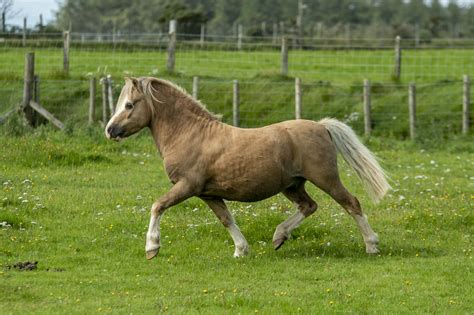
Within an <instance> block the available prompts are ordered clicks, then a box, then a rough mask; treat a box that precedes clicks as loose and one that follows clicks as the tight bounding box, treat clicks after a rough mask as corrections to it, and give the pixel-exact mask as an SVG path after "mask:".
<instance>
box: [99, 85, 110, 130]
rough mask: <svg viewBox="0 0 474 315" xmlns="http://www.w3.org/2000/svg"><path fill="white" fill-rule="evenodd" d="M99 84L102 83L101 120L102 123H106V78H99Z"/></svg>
mask: <svg viewBox="0 0 474 315" xmlns="http://www.w3.org/2000/svg"><path fill="white" fill-rule="evenodd" d="M100 84H102V122H103V123H104V125H106V124H107V121H108V118H107V78H105V77H104V78H102V79H100Z"/></svg>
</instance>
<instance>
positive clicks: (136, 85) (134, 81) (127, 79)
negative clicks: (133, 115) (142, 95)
mask: <svg viewBox="0 0 474 315" xmlns="http://www.w3.org/2000/svg"><path fill="white" fill-rule="evenodd" d="M125 82H126V83H127V82H130V83H131V84H132V85H133V87H134V88H135V89H137V90H138V91H141V90H142V89H141V86H140V83H139V82H138V79H137V78H134V77H125Z"/></svg>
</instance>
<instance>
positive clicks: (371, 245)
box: [311, 168, 379, 254]
mask: <svg viewBox="0 0 474 315" xmlns="http://www.w3.org/2000/svg"><path fill="white" fill-rule="evenodd" d="M328 169H329V168H328ZM328 169H327V170H328ZM331 169H332V171H327V172H326V173H325V174H320V176H318V177H317V178H315V180H311V182H312V183H313V184H315V185H316V186H317V187H319V188H320V189H322V190H323V191H325V192H326V193H327V194H329V195H330V196H331V197H332V198H333V199H334V200H336V201H337V203H339V204H340V205H341V206H342V207H343V208H344V209H345V210H346V211H347V212H348V213H349V214H350V215H351V216H352V218H354V220H355V221H356V223H357V226H358V227H359V230H360V232H361V234H362V238H363V239H364V243H365V250H366V252H367V253H369V254H377V253H378V252H379V250H378V248H377V245H378V243H379V240H378V236H377V234H376V233H375V232H374V231H373V230H372V228H371V227H370V225H369V222H368V221H367V217H366V216H365V215H364V214H363V213H362V208H361V206H360V203H359V200H357V198H356V197H354V196H353V195H352V194H351V193H349V191H347V189H346V188H345V187H344V185H343V184H342V183H341V180H340V179H339V174H338V173H337V168H331Z"/></svg>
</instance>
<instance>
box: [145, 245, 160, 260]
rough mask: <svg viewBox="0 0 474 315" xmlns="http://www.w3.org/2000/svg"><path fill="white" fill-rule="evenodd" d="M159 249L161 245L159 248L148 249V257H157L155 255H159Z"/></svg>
mask: <svg viewBox="0 0 474 315" xmlns="http://www.w3.org/2000/svg"><path fill="white" fill-rule="evenodd" d="M159 251H160V248H159V247H158V248H157V249H153V250H149V251H147V252H146V259H148V260H150V259H153V258H155V256H156V255H158V252H159Z"/></svg>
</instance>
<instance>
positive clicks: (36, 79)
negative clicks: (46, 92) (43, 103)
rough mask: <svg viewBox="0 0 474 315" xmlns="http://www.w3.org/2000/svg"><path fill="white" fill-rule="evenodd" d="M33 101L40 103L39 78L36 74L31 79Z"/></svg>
mask: <svg viewBox="0 0 474 315" xmlns="http://www.w3.org/2000/svg"><path fill="white" fill-rule="evenodd" d="M33 100H34V101H35V102H36V103H38V104H39V103H40V78H39V76H38V75H36V74H35V76H34V79H33Z"/></svg>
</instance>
